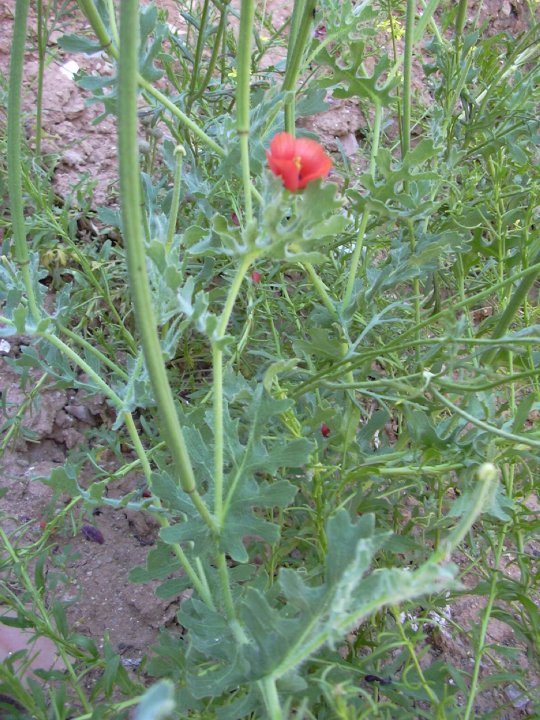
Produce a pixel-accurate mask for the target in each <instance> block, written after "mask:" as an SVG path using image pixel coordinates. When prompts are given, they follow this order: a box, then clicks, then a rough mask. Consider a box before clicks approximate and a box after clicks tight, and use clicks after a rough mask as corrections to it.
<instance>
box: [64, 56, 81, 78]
mask: <svg viewBox="0 0 540 720" xmlns="http://www.w3.org/2000/svg"><path fill="white" fill-rule="evenodd" d="M60 72H61V73H62V74H63V75H65V76H66V77H68V78H69V79H70V80H73V78H74V77H75V75H76V74H77V73H78V72H79V66H78V65H77V63H76V62H75V60H68V61H67V62H66V63H64V64H63V65H61V66H60Z"/></svg>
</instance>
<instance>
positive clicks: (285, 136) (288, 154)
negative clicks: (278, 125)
mask: <svg viewBox="0 0 540 720" xmlns="http://www.w3.org/2000/svg"><path fill="white" fill-rule="evenodd" d="M270 154H271V155H272V156H273V157H274V158H280V159H282V160H293V158H294V156H295V154H296V138H295V137H294V135H291V134H290V133H287V132H280V133H278V134H277V135H274V137H273V139H272V142H271V143H270Z"/></svg>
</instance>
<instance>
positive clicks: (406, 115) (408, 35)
mask: <svg viewBox="0 0 540 720" xmlns="http://www.w3.org/2000/svg"><path fill="white" fill-rule="evenodd" d="M415 12H416V3H415V1H414V0H407V11H406V19H405V50H404V55H403V117H402V128H401V154H402V157H405V155H407V153H408V152H409V149H410V147H411V87H412V55H413V48H414V15H415Z"/></svg>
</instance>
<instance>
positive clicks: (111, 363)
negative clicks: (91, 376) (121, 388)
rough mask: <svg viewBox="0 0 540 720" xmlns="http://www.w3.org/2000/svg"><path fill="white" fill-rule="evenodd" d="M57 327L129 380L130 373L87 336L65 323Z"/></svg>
mask: <svg viewBox="0 0 540 720" xmlns="http://www.w3.org/2000/svg"><path fill="white" fill-rule="evenodd" d="M57 327H58V329H59V330H60V332H61V333H62V334H63V335H65V336H66V337H68V338H69V339H70V340H73V342H76V343H78V344H79V345H81V346H82V347H83V348H84V349H85V350H86V351H87V352H89V353H91V354H92V355H94V356H95V357H96V358H97V359H98V360H99V361H100V362H102V363H103V364H104V365H105V366H106V367H108V368H109V369H110V370H112V371H113V372H115V373H116V374H117V375H118V376H119V377H121V378H122V380H126V381H127V380H129V375H128V374H127V372H126V371H125V370H124V369H123V368H121V367H120V366H119V365H117V364H116V363H115V362H114V361H113V360H111V359H110V358H108V357H107V356H106V355H104V353H102V352H101V350H98V348H96V347H94V346H93V345H92V344H91V343H89V342H88V340H85V338H83V337H82V336H81V335H77V333H74V332H73V331H72V330H70V329H69V328H67V327H65V326H64V325H61V324H60V323H58V324H57Z"/></svg>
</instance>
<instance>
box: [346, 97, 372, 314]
mask: <svg viewBox="0 0 540 720" xmlns="http://www.w3.org/2000/svg"><path fill="white" fill-rule="evenodd" d="M381 124H382V105H381V103H380V102H376V103H375V119H374V121H373V132H372V135H373V139H372V144H371V156H370V161H369V172H370V173H371V177H372V178H374V177H375V169H376V161H377V154H378V152H379V142H380V136H381ZM368 219H369V212H368V211H367V210H364V212H363V213H362V219H361V220H360V227H359V228H358V235H357V239H356V245H355V248H354V251H353V255H352V258H351V265H350V268H349V276H348V280H347V287H346V289H345V295H344V296H343V302H342V304H341V309H342V311H343V312H344V311H345V310H346V309H347V307H348V305H349V303H350V302H351V298H352V294H353V290H354V283H355V280H356V276H357V275H358V265H359V264H360V258H361V256H362V249H363V247H364V234H365V232H366V227H367V224H368Z"/></svg>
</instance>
